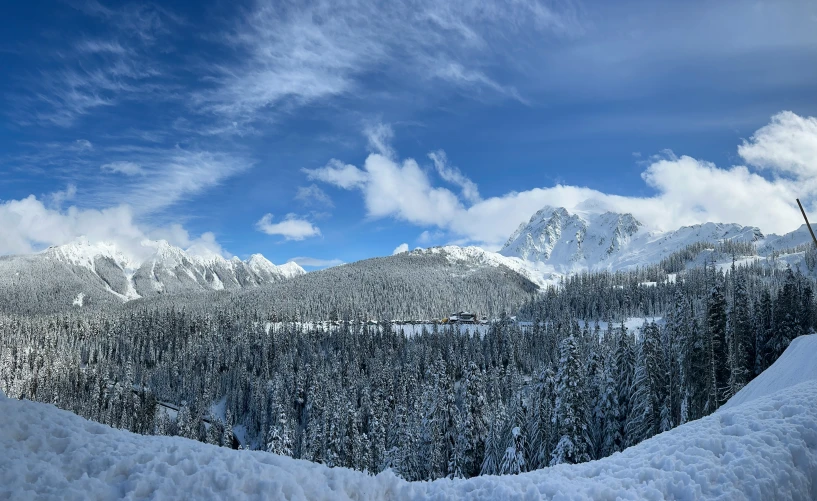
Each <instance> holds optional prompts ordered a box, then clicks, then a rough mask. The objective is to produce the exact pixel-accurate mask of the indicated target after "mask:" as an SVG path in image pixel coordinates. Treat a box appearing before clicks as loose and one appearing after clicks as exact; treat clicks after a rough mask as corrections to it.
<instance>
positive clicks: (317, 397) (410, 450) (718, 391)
mask: <svg viewBox="0 0 817 501" xmlns="http://www.w3.org/2000/svg"><path fill="white" fill-rule="evenodd" d="M725 268H726V269H725V270H719V269H717V268H714V267H704V268H693V269H690V270H687V271H685V272H683V273H682V274H679V275H678V276H677V277H676V279H675V280H674V281H673V280H664V281H662V282H658V283H645V282H644V278H645V276H644V273H643V272H640V271H636V272H618V273H614V274H613V273H586V274H579V275H575V276H572V277H570V278H569V279H566V280H565V281H564V283H563V284H562V285H561V286H559V287H552V288H549V289H548V290H547V291H545V292H543V293H542V294H539V295H537V296H535V297H534V298H533V299H531V300H529V301H528V303H527V304H525V305H524V306H523V308H522V310H521V313H520V318H526V319H528V320H530V321H531V323H530V324H527V325H526V326H523V325H520V324H518V323H514V322H510V321H503V322H497V323H494V324H492V325H491V327H490V329H489V330H488V332H487V333H486V334H485V335H484V336H481V337H480V336H471V335H469V334H467V333H461V332H460V331H458V330H457V329H456V328H451V327H442V326H436V327H432V328H430V330H427V331H424V332H422V333H421V334H418V335H411V336H408V335H405V334H403V333H402V332H400V330H399V328H397V327H392V326H390V325H388V324H386V325H385V326H370V325H366V324H365V323H361V322H356V321H349V320H348V319H347V320H345V321H343V322H341V324H340V326H338V327H337V328H333V329H329V330H324V329H319V328H316V327H313V326H310V325H309V324H302V323H296V322H285V323H274V324H273V323H272V321H273V320H275V318H273V317H274V314H273V313H271V312H270V311H269V310H268V309H264V308H261V307H257V306H258V305H254V304H248V305H245V306H244V307H241V308H236V307H235V305H234V304H233V305H231V306H230V307H229V308H227V307H223V308H220V309H216V310H213V309H208V308H205V307H204V306H203V305H202V304H200V303H197V302H190V303H185V301H184V300H183V298H179V299H178V300H177V301H176V302H175V303H173V302H170V301H168V302H162V303H153V304H142V305H141V306H139V305H135V306H132V307H130V308H127V309H110V310H105V309H95V310H88V311H86V312H83V311H82V310H80V312H79V313H77V312H66V313H60V314H55V315H13V314H9V315H4V316H3V317H0V389H2V390H3V391H4V392H5V393H6V394H7V395H8V396H9V397H13V398H21V399H30V400H36V401H40V402H47V403H54V404H55V405H57V406H58V407H61V408H63V409H67V410H70V411H72V412H75V413H76V414H79V415H80V416H83V417H86V418H88V419H91V420H95V421H98V422H101V423H105V424H109V425H111V426H114V427H117V428H123V429H127V430H131V431H134V432H137V433H143V434H157V435H179V436H183V437H187V438H191V439H196V440H200V441H203V442H207V443H211V444H218V445H222V446H225V447H234V448H235V447H241V448H243V449H254V450H266V451H270V452H273V453H276V454H283V455H287V456H292V457H294V458H300V459H307V460H310V461H315V462H319V463H323V464H325V465H327V466H344V467H349V468H354V469H357V470H361V471H367V472H369V473H377V472H381V471H383V470H384V469H387V468H390V469H391V470H392V471H394V472H395V473H396V474H397V475H399V476H400V477H402V478H404V479H406V480H425V479H437V478H442V477H464V478H468V477H474V476H478V475H485V474H513V473H519V472H523V471H530V470H534V469H538V468H542V467H545V466H549V465H557V464H562V463H582V462H585V461H589V460H592V459H598V458H603V457H605V456H609V455H610V454H612V453H614V452H616V451H621V450H623V449H624V448H627V447H629V446H632V445H635V444H638V443H639V442H641V441H643V440H645V439H647V438H650V437H652V436H653V435H656V434H658V433H660V432H663V431H666V430H669V429H671V428H674V427H676V426H678V425H680V424H683V423H685V422H688V421H691V420H695V419H698V418H701V417H703V416H706V415H709V414H711V413H713V412H714V411H715V410H716V409H718V408H719V407H720V406H721V405H723V404H724V402H726V401H727V400H728V399H729V398H730V397H731V396H732V395H734V394H736V393H737V392H738V391H739V390H740V389H741V388H742V387H743V386H744V385H746V384H747V383H748V382H749V381H750V380H751V379H753V378H754V377H755V376H757V375H758V374H760V373H761V372H762V371H763V370H764V369H766V368H767V367H769V365H771V364H772V363H773V362H774V361H775V360H776V359H777V357H779V356H780V355H781V354H782V353H783V351H784V350H785V349H786V347H787V346H788V344H789V343H790V342H791V340H792V339H794V338H796V337H797V336H799V335H801V334H805V333H808V332H810V331H812V330H813V329H814V326H815V319H817V315H815V311H814V308H815V305H814V297H813V290H814V282H813V279H812V278H810V277H808V276H805V275H803V274H801V273H800V272H799V270H798V271H792V270H791V269H786V270H782V271H781V270H776V269H774V268H770V267H768V266H763V265H761V264H757V263H755V264H753V265H749V266H735V265H734V264H733V265H732V267H731V268H730V267H728V266H727V267H725ZM510 313H514V312H510ZM632 317H661V320H660V321H658V322H650V323H646V322H644V324H643V325H642V326H641V327H639V328H636V329H633V328H627V326H626V325H625V324H624V320H625V319H628V318H632Z"/></svg>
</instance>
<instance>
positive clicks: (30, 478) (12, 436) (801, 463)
mask: <svg viewBox="0 0 817 501" xmlns="http://www.w3.org/2000/svg"><path fill="white" fill-rule="evenodd" d="M815 354H817V336H809V337H805V338H801V339H798V340H796V341H795V342H794V343H792V345H791V346H790V347H789V349H788V350H787V351H786V353H785V354H784V355H783V357H782V358H781V359H780V361H778V363H776V364H775V365H773V366H772V367H771V368H770V369H769V370H768V371H767V372H768V373H769V374H771V375H768V376H766V377H765V378H764V379H761V378H763V377H764V376H761V378H758V379H756V382H758V384H755V382H753V383H751V384H750V385H748V386H747V387H746V393H747V394H751V395H750V396H751V398H745V400H744V401H743V403H742V405H737V401H736V402H735V403H731V405H729V408H724V409H722V410H721V411H719V412H717V413H716V414H714V415H712V416H709V417H706V418H704V419H701V420H699V421H696V422H692V423H688V424H686V425H683V426H680V427H678V428H675V429H674V430H671V431H669V432H666V433H662V434H661V435H658V436H656V437H653V438H652V439H650V440H647V441H645V442H643V443H641V444H639V445H637V446H635V447H631V448H630V449H627V450H626V451H624V452H623V453H617V454H614V455H613V456H611V457H609V458H606V459H602V460H600V461H594V462H590V463H585V464H581V465H575V466H569V465H561V466H557V467H553V468H547V469H544V470H539V471H535V472H531V473H526V474H522V475H516V476H505V477H477V478H473V479H469V480H445V479H443V480H437V481H434V482H413V483H409V482H405V481H403V480H400V479H399V478H397V477H396V476H395V475H393V474H392V473H391V472H384V473H381V474H379V475H377V476H368V475H366V474H364V473H360V472H355V471H351V470H347V469H343V468H334V469H330V468H327V467H325V466H322V465H318V464H314V463H309V462H307V461H298V460H294V459H290V458H285V457H280V456H275V455H272V454H267V453H264V452H248V451H233V450H228V449H224V448H219V447H215V446H210V445H206V444H202V443H199V442H194V441H190V440H186V439H182V438H176V437H146V436H140V435H134V434H132V433H128V432H125V431H120V430H115V429H112V428H109V427H107V426H104V425H101V424H97V423H93V422H90V421H86V420H84V419H82V418H80V417H78V416H76V415H74V414H71V413H69V412H66V411H61V410H59V409H57V408H55V407H53V406H51V405H46V404H40V403H35V402H28V401H18V400H13V399H3V398H0V451H2V453H0V499H32V498H37V499H89V498H92V499H121V498H128V499H146V498H150V499H288V500H324V499H326V500H329V499H332V500H335V499H338V500H350V499H355V500H368V499H371V500H379V499H393V500H397V499H406V500H420V499H440V500H442V499H446V500H447V499H472V500H494V499H509V500H510V499H518V500H536V499H554V500H555V499H558V500H572V499H598V500H611V501H612V500H616V499H690V500H691V499H714V498H718V499H759V500H760V499H793V500H809V499H811V500H813V499H817V379H814V378H809V377H801V378H799V379H805V380H804V381H802V382H800V383H799V384H797V385H795V386H789V385H791V384H793V383H797V382H798V381H799V379H798V377H796V376H795V374H796V373H800V374H805V373H807V372H808V371H812V370H813V367H812V366H813V365H815V364H814V357H815ZM767 392H768V393H770V394H768V395H763V394H764V393H767ZM739 396H740V394H738V395H736V396H735V398H738V397H739Z"/></svg>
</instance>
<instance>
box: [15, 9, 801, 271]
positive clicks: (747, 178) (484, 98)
mask: <svg viewBox="0 0 817 501" xmlns="http://www.w3.org/2000/svg"><path fill="white" fill-rule="evenodd" d="M0 67H2V68H4V78H2V79H0V99H2V102H3V105H2V114H0V128H1V130H2V134H0V241H2V242H0V253H19V252H32V251H36V250H38V249H41V248H43V247H44V246H47V245H52V244H60V243H65V242H67V241H70V240H71V239H73V238H76V237H78V236H80V235H84V236H87V237H89V238H91V239H99V240H113V241H116V242H118V243H120V244H121V245H122V246H123V247H128V246H132V245H134V242H137V241H138V240H140V239H142V238H152V239H156V238H166V239H168V240H170V241H171V242H172V243H175V244H176V245H180V246H182V247H185V248H192V249H193V250H194V251H198V252H200V253H207V252H218V253H222V254H224V255H238V256H240V257H246V256H248V255H249V254H251V253H254V252H261V253H263V254H264V255H265V256H267V257H268V258H270V259H271V260H272V261H273V262H276V263H280V262H284V261H287V260H290V259H295V258H297V260H298V262H300V263H302V264H304V265H310V264H312V265H316V266H318V267H320V266H325V265H327V264H331V263H337V262H341V261H344V262H348V261H353V260H357V259H361V258H365V257H370V256H377V255H387V254H390V253H391V252H392V250H393V249H395V248H396V247H397V246H398V245H400V244H403V243H405V244H407V245H408V246H409V247H411V248H413V247H415V246H423V247H426V246H431V245H440V244H446V243H457V244H477V245H483V246H485V247H487V248H490V249H496V248H498V247H499V246H501V244H502V241H503V240H504V238H506V237H507V236H508V235H510V233H512V232H513V230H514V229H515V228H516V226H517V225H518V224H519V223H520V222H522V221H524V220H526V219H527V218H528V217H529V216H530V215H531V214H532V213H533V212H534V211H535V210H536V209H537V208H539V207H541V206H544V205H548V204H549V205H564V206H568V207H576V206H581V205H582V204H587V203H588V202H586V201H587V200H591V201H593V202H594V203H595V204H597V205H601V206H603V207H604V208H607V209H609V210H621V211H629V212H633V213H634V214H635V215H636V217H638V218H639V219H640V220H642V222H644V223H645V225H647V226H650V227H655V228H656V229H670V227H672V226H674V225H681V224H692V223H695V222H704V221H707V220H715V221H722V222H740V223H743V224H753V225H757V226H760V227H761V229H763V230H764V231H767V232H771V231H776V232H782V231H788V230H791V229H793V228H795V227H797V226H798V225H799V220H797V218H796V215H797V213H796V212H795V213H793V215H792V214H790V213H789V212H790V211H791V208H792V207H793V206H792V203H793V198H794V196H800V197H801V198H804V199H805V200H806V201H807V203H808V204H811V205H810V207H815V206H814V205H813V204H814V202H815V201H817V198H815V195H817V186H814V182H813V181H812V180H813V179H815V178H816V177H817V176H814V175H813V174H817V164H815V160H814V158H817V156H815V155H812V154H813V153H817V120H815V119H814V118H813V117H814V116H815V115H817V99H815V98H816V97H817V4H815V3H814V2H812V1H807V0H802V1H768V2H764V1H735V0H724V1H721V2H708V1H690V2H658V3H656V2H636V1H620V2H562V1H555V2H544V1H542V2H538V1H534V0H515V1H511V2H502V3H500V2H483V1H474V2H470V1H458V2H450V3H448V2H445V1H442V2H440V1H425V0H417V1H413V2H406V3H399V2H358V1H345V0H342V1H332V2H320V1H318V2H243V3H240V2H239V3H235V2H220V1H216V2H203V3H199V2H162V3H157V4H149V3H124V2H115V3H114V2H109V3H105V2H96V1H67V2H37V1H32V2H13V3H10V4H9V5H4V7H3V16H1V17H0ZM759 198H764V199H767V203H764V204H757V203H756V202H757V200H758V199H759ZM815 208H817V207H815Z"/></svg>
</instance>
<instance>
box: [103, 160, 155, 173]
mask: <svg viewBox="0 0 817 501" xmlns="http://www.w3.org/2000/svg"><path fill="white" fill-rule="evenodd" d="M101 169H102V170H104V171H108V172H113V173H115V174H123V175H125V176H139V175H142V174H144V173H145V171H144V170H143V169H142V166H141V165H139V164H137V163H135V162H127V161H120V162H110V163H107V164H103V165H102V167H101Z"/></svg>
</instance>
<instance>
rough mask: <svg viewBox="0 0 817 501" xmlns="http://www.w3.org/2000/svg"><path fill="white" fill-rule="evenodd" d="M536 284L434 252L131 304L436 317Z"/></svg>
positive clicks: (485, 308)
mask: <svg viewBox="0 0 817 501" xmlns="http://www.w3.org/2000/svg"><path fill="white" fill-rule="evenodd" d="M538 290H539V288H538V287H537V286H536V285H535V284H533V283H532V282H531V281H530V280H528V279H527V278H525V277H523V276H522V275H520V274H518V273H516V272H514V271H512V270H510V269H509V268H507V267H505V266H486V265H482V264H475V263H469V262H451V261H449V260H448V259H446V258H445V256H441V255H436V254H420V255H418V254H407V253H404V254H398V255H396V256H389V257H382V258H374V259H366V260H363V261H358V262H355V263H350V264H345V265H342V266H336V267H333V268H328V269H325V270H321V271H314V272H311V273H308V274H306V275H302V276H299V277H295V278H292V279H290V280H287V281H285V282H279V283H275V284H272V285H268V286H263V287H258V288H253V289H246V290H243V291H238V292H234V293H230V294H228V293H210V294H203V295H188V296H186V297H184V299H183V300H182V301H180V300H179V298H177V297H173V296H166V297H156V298H152V299H149V300H140V301H134V302H132V303H131V304H128V308H130V309H136V310H138V309H140V308H144V307H145V306H147V307H151V308H152V307H155V306H158V305H161V306H163V307H168V306H170V305H188V306H189V305H196V307H200V308H217V309H224V310H227V311H257V312H261V313H263V314H264V315H265V316H269V317H270V318H273V319H282V320H328V319H344V318H345V319H357V318H363V319H373V320H391V319H401V320H410V319H418V320H419V319H433V318H442V317H445V316H447V315H448V314H450V313H451V312H454V311H460V310H468V311H476V312H478V313H479V314H480V315H484V316H488V317H489V318H491V317H497V316H499V315H500V314H501V313H503V312H504V313H506V314H511V313H513V312H515V311H516V310H517V309H518V308H519V307H520V306H521V305H522V304H523V303H525V302H526V301H529V300H530V299H531V297H532V296H533V295H534V294H535V293H536V292H538Z"/></svg>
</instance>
